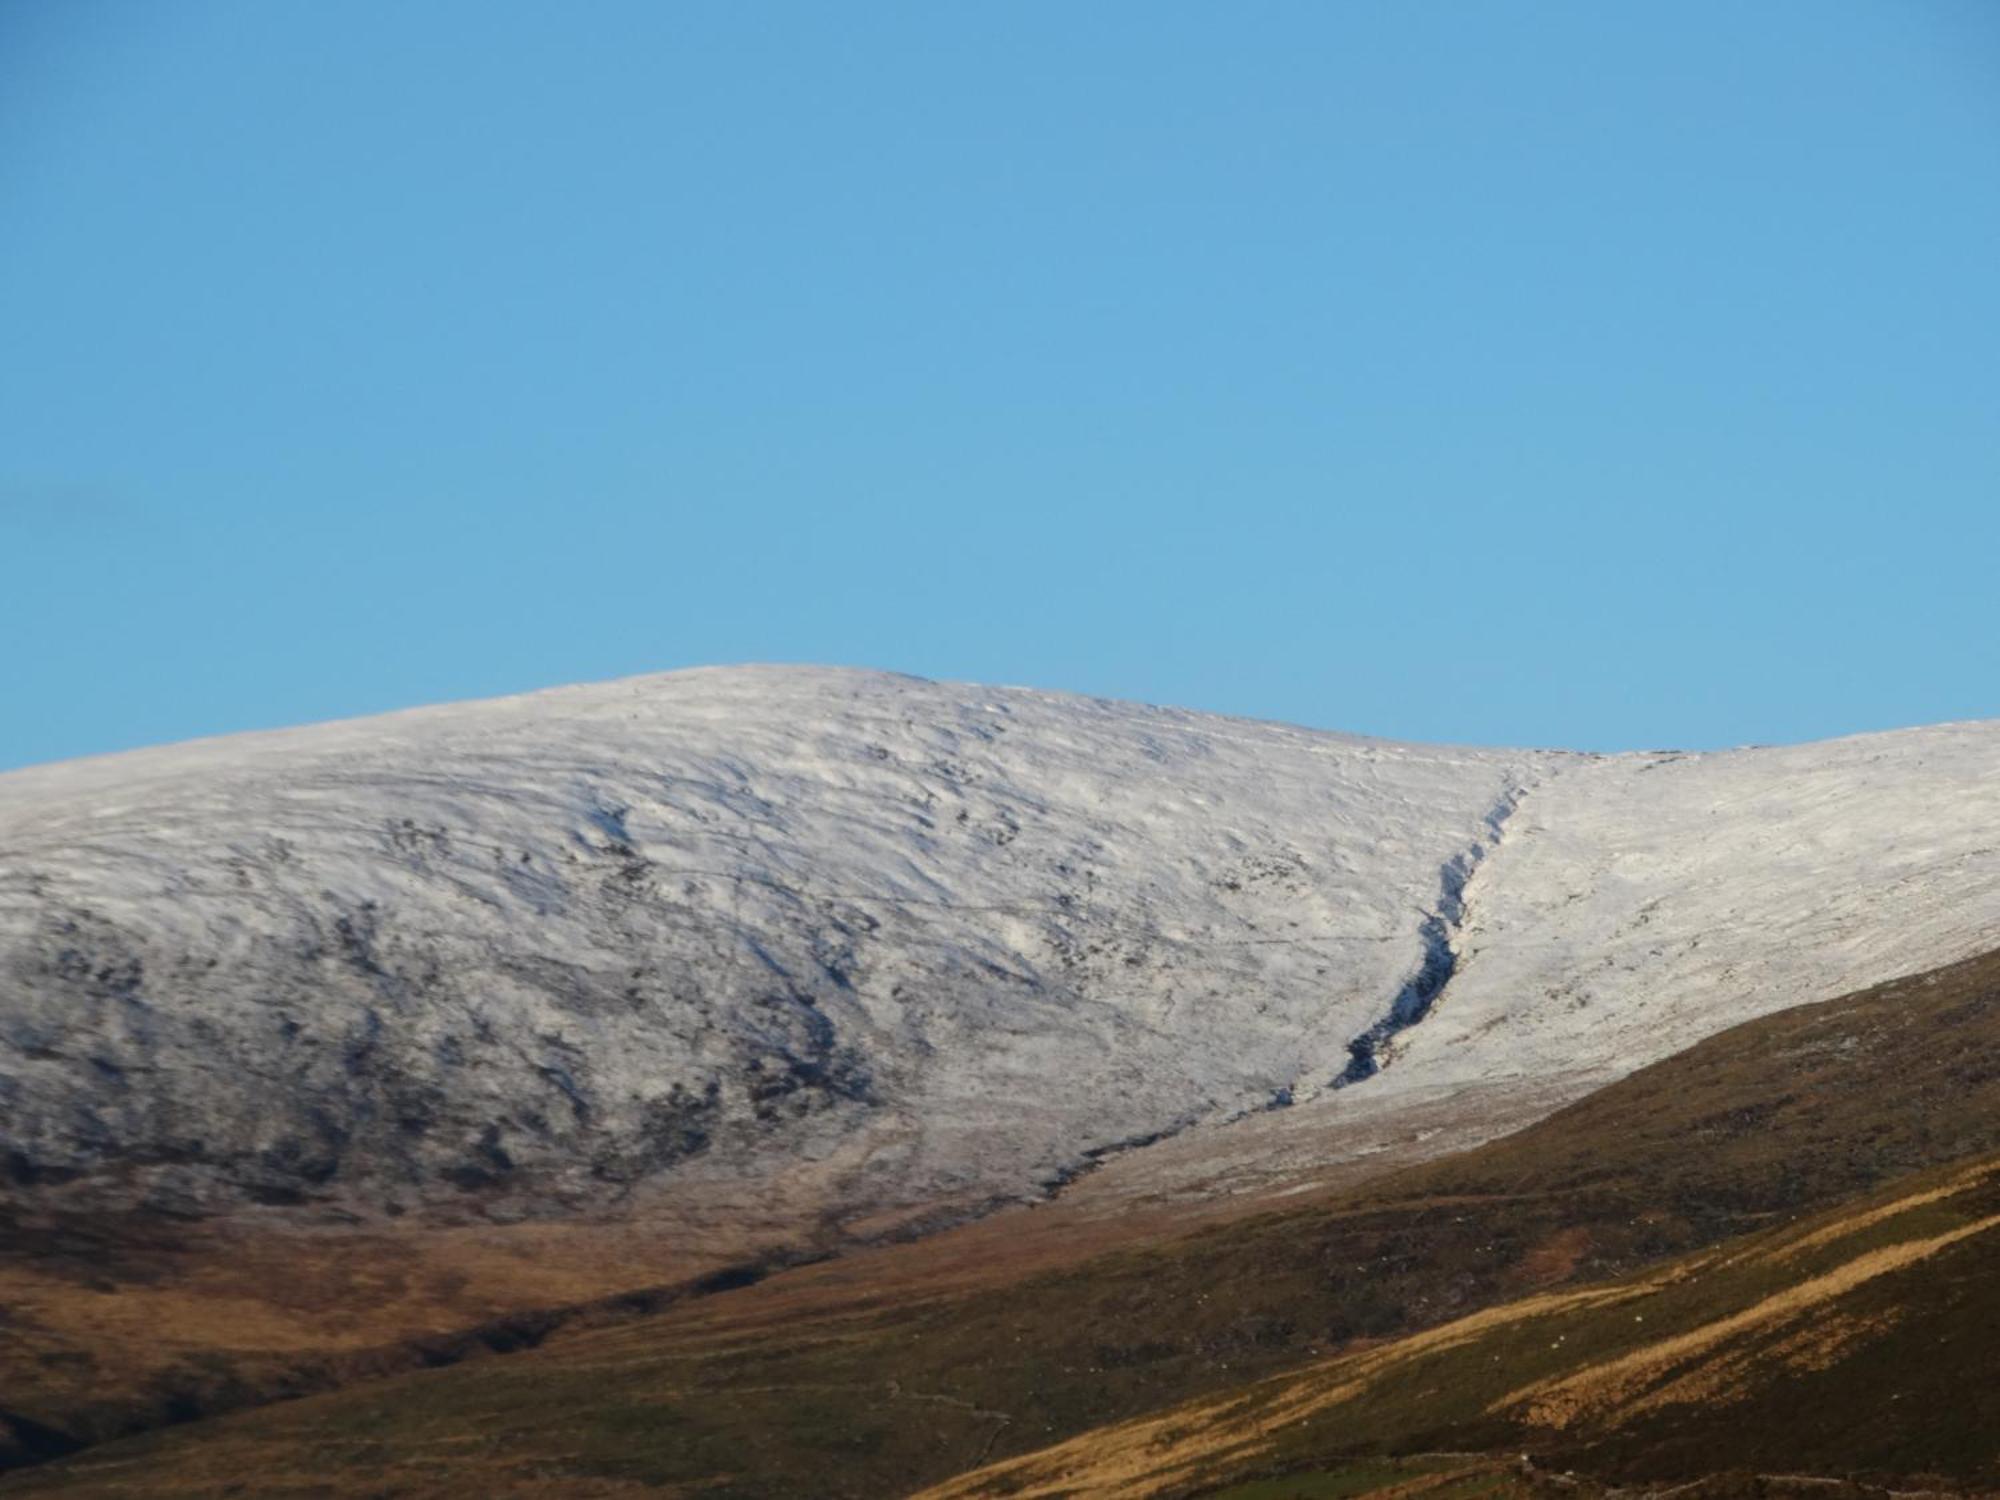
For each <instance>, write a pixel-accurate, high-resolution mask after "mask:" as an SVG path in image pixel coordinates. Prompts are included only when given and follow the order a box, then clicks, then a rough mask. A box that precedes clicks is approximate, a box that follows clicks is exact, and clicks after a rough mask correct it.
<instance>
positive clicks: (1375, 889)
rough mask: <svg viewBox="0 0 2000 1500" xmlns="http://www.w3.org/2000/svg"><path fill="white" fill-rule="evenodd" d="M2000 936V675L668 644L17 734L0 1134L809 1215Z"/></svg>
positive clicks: (1526, 1086) (518, 1205)
mask: <svg viewBox="0 0 2000 1500" xmlns="http://www.w3.org/2000/svg"><path fill="white" fill-rule="evenodd" d="M1996 946H2000V725H1991V724H1989V725H1961V726H1948V727H1945V728H1940V729H1932V730H1917V731H1909V732H1905V733H1899V734H1891V735H1878V736H1871V737H1866V738H1862V739H1856V740H1848V741H1840V742H1835V743H1831V744H1826V745H1814V746H1804V747H1797V748H1788V749H1780V750H1749V751H1740V752H1732V753H1728V754H1717V755H1698V756H1659V755H1640V756H1619V757H1609V758H1606V757H1593V756H1572V755H1563V754H1554V753H1540V752H1512V751H1479V750H1452V749H1438V748H1430V747H1421V746H1410V745H1397V744H1389V743H1384V742H1379V741H1370V740H1363V739H1356V738H1352V737H1348V736H1343V735H1333V734H1323V733H1314V732H1309V731H1305V730H1299V729H1292V728H1287V727H1283V726H1277V725H1266V724H1256V723H1248V722H1244V721H1239V720H1230V719H1222V718H1217V717H1213V716H1207V715H1200V714H1193V713H1185V712H1177V711H1172V710H1163V709H1153V708H1143V707H1137V706H1133V705H1127V704H1113V703H1105V702H1100V701H1095V700H1088V699H1079V698H1071V697H1063V696H1059V695H1053V694H1044V693H1034V692H1025V691H1019V690H1013V689H987V688H976V687H967V686H959V685H946V684H936V683H929V682H923V681H919V680H916V679H911V678H903V677H892V676H886V675H882V674H876V673H866V672H850V671H829V670H818V669H783V668H747V669H729V670H713V671H701V672H686V673H676V674H670V675H667V676H662V677H654V678H646V679H638V680H634V681H629V682H622V683H612V684H606V685H600V686H591V687H579V688H570V689H562V690H558V691H554V692H548V693H540V694H534V695H530V696H527V697H522V698H515V699H507V700H500V701H496V702H491V703H479V704H469V705H462V706H455V707H449V708H440V709H432V710H424V711H420V712H415V713H408V714H399V715H392V716H389V717H385V718H380V719H373V720H366V721H359V722H356V723H351V724H340V725H329V726H323V727H319V728H313V729H304V730H296V731H288V732H285V733H280V734H269V735H252V736H242V737H238V738H233V739H227V740H218V741H211V742H205V743H200V744H194V745H188V746H180V747H174V748H171V749H165V750H158V751H147V752H141V753H138V754H133V755H126V756H117V757H110V758H106V759H102V760H96V761H87V762H77V763H73V764H69V765H60V766H51V767H45V768H40V769H36V770H32V771H25V772H17V773H14V774H11V775H7V776H0V1159H4V1161H5V1163H6V1164H7V1165H8V1166H9V1167H10V1168H11V1176H12V1179H13V1182H14V1184H15V1189H14V1190H15V1191H17V1192H20V1193H24V1194H35V1195H55V1196H59V1197H61V1198H63V1199H66V1200H73V1201H88V1202H95V1203H107V1204H117V1203H125V1202H152V1203H158V1204H164V1205H169V1206H176V1207H190V1206H196V1205H201V1206H209V1207H227V1206H229V1205H232V1204H236V1203H240V1202H244V1201H252V1202H276V1203H288V1202H299V1201H305V1202H309V1203H314V1204H321V1205H325V1206H327V1207H330V1208H335V1209H339V1210H342V1211H353V1212H363V1213H366V1212H374V1211H389V1212H397V1211H404V1210H418V1211H423V1212H427V1213H433V1214H437V1213H442V1214H451V1213H455V1212H460V1211H470V1210H477V1211H479V1212H483V1213H490V1214H508V1215H513V1214H531V1213H551V1212H558V1211H565V1210H599V1209H606V1210H608V1209H612V1208H615V1207H631V1206H634V1205H639V1204H645V1203H652V1204H656V1205H662V1204H663V1205H666V1206H668V1207H669V1208H672V1207H674V1206H675V1205H678V1204H680V1203H683V1202H687V1203H692V1202H695V1201H697V1200H699V1201H702V1202H708V1203H713V1202H718V1201H720V1202H732V1203H735V1204H736V1205H738V1206H740V1207H741V1209H742V1211H743V1212H745V1213H755V1214H759V1215H762V1216H763V1218H764V1219H765V1220H767V1221H768V1222H769V1223H770V1224H771V1225H772V1226H773V1228H774V1232H776V1233H779V1234H780V1235H781V1236H782V1234H783V1233H784V1232H786V1231H787V1229H788V1227H789V1228H792V1229H801V1228H803V1227H807V1226H811V1225H813V1224H816V1223H822V1222H827V1221H835V1220H838V1221H857V1220H868V1221H874V1222H881V1221H882V1220H883V1219H885V1218H892V1217H894V1216H895V1215H898V1214H904V1213H909V1212H919V1211H926V1210H929V1211H937V1212H956V1211H962V1210H964V1209H966V1208H968V1207H970V1206H973V1205H977V1204H980V1203H983V1202H987V1201H990V1200H992V1199H996V1198H1014V1197H1020V1196H1023V1195H1026V1194H1031V1193H1033V1192H1034V1191H1036V1190H1037V1189H1038V1188H1039V1187H1041V1186H1044V1185H1046V1184H1048V1183H1050V1182H1051V1181H1053V1180H1056V1179H1057V1178H1059V1177H1060V1176H1061V1175H1062V1174H1064V1173H1066V1172H1068V1171H1071V1170H1074V1169H1075V1168H1076V1167H1078V1166H1080V1165H1082V1164H1084V1163H1085V1162H1086V1161H1088V1160H1089V1159H1090V1157H1091V1156H1092V1154H1093V1153H1098V1152H1101V1151H1102V1150H1103V1149H1104V1148H1107V1147H1110V1146H1113V1145H1116V1144H1119V1143H1123V1142H1131V1141H1137V1140H1143V1139H1145V1138H1147V1137H1150V1136H1154V1135H1156V1134H1159V1133H1162V1132H1169V1131H1174V1130H1176V1129H1179V1128H1180V1127H1183V1126H1185V1125H1188V1124H1190V1123H1191V1122H1195V1121H1201V1122H1204V1129H1203V1130H1202V1131H1200V1132H1196V1137H1197V1138H1199V1137H1203V1136H1213V1137H1214V1138H1216V1139H1218V1140H1219V1139H1221V1137H1222V1136H1224V1135H1226V1134H1227V1133H1228V1132H1227V1131H1226V1130H1224V1129H1223V1128H1222V1124H1221V1122H1224V1121H1227V1120H1229V1119H1231V1118H1232V1117H1235V1116H1238V1115H1240V1114H1242V1113H1243V1112H1245V1111H1254V1110H1259V1109H1262V1108H1263V1107H1265V1106H1267V1105H1270V1104H1273V1103H1283V1102H1286V1101H1288V1100H1298V1101H1300V1102H1301V1103H1304V1102H1305V1101H1308V1100H1311V1102H1310V1104H1309V1105H1308V1107H1307V1108H1306V1109H1303V1110H1299V1111H1294V1112H1293V1113H1294V1114H1297V1115H1299V1116H1307V1115H1310V1116H1312V1117H1314V1118H1315V1119H1317V1120H1323V1121H1324V1122H1325V1123H1326V1126H1327V1128H1328V1129H1330V1130H1332V1131H1334V1132H1336V1133H1337V1132H1338V1130H1339V1127H1340V1122H1341V1120H1342V1118H1343V1116H1351V1117H1353V1118H1354V1119H1355V1120H1356V1122H1357V1124H1358V1123H1359V1122H1360V1121H1361V1120H1363V1119H1364V1118H1369V1119H1373V1120H1375V1121H1376V1126H1375V1127H1371V1128H1379V1125H1380V1121H1381V1119H1382V1118H1384V1116H1383V1115H1382V1111H1383V1110H1384V1108H1385V1107H1387V1106H1389V1105H1390V1104H1391V1103H1392V1102H1393V1101H1394V1100H1396V1099H1398V1098H1408V1099H1410V1100H1413V1101H1420V1102H1421V1105H1422V1114H1423V1117H1424V1118H1425V1119H1426V1120H1432V1121H1435V1119H1437V1118H1439V1113H1438V1101H1440V1100H1442V1101H1445V1102H1446V1104H1447V1105H1448V1104H1449V1101H1450V1100H1451V1099H1453V1098H1454V1097H1457V1096H1459V1094H1460V1092H1461V1091H1462V1096H1463V1098H1464V1100H1465V1108H1464V1110H1463V1111H1462V1113H1464V1114H1465V1115H1466V1117H1467V1118H1466V1121H1465V1122H1464V1124H1465V1129H1466V1130H1467V1131H1468V1132H1475V1133H1476V1132H1477V1131H1478V1130H1479V1129H1480V1120H1481V1119H1485V1120H1489V1121H1498V1120H1501V1119H1503V1118H1504V1119H1505V1120H1507V1121H1508V1122H1509V1123H1511V1122H1513V1121H1515V1120H1516V1119H1518V1117H1519V1115H1520V1113H1521V1111H1522V1109H1523V1108H1525V1107H1529V1106H1528V1105H1524V1104H1523V1101H1524V1100H1526V1101H1529V1103H1530V1104H1531V1105H1532V1107H1534V1108H1542V1107H1546V1103H1547V1102H1548V1101H1553V1100H1557V1099H1559V1098H1562V1097H1569V1096H1573V1095H1574V1093H1576V1092H1577V1091H1579V1090H1581V1089H1583V1088H1586V1087H1589V1086H1590V1085H1591V1084H1593V1083H1594V1082H1596V1081H1599V1080H1602V1079H1605V1078H1608V1077H1611V1076H1615V1075H1616V1074H1617V1073H1619V1072H1622V1071H1624V1070H1627V1069H1629V1068H1631V1067H1634V1066H1637V1065H1638V1064H1640V1063H1643V1062H1646V1061H1649V1060H1651V1059H1653V1058H1656V1057H1659V1056H1662V1055H1665V1054H1666V1053H1668V1052H1671V1051H1674V1050H1677V1049H1678V1048H1679V1047H1681V1046H1684V1045H1686V1044H1687V1043H1688V1042H1689V1041H1692V1040H1693V1039H1695V1038H1696V1037H1698V1036H1700V1035H1704V1034H1706V1033H1708V1032H1711V1031H1713V1030H1716V1029H1718V1028H1720V1027H1722V1026H1725V1025H1728V1024H1730V1023H1732V1022H1734V1021H1736V1020H1740V1019H1743V1018H1745V1017H1747V1016H1750V1015H1753V1014H1756V1013H1760V1012H1762V1011H1765V1010H1769V1009H1772V1008H1775V1007H1778V1006H1782V1005H1787V1004H1795V1003H1801V1002H1804V1001H1809V1000H1814V999H1819V998H1824V997H1826V996H1829V995H1832V994H1836V993H1840V992H1842V991H1844V990H1847V989H1851V988H1854V987H1857V986H1859V985H1861V984H1865V983H1869V982H1872V981H1874V980H1878V979H1882V978H1886V977H1889V976H1891V975H1893V974H1897V973H1902V972H1907V971H1910V970H1914V969H1918V968H1922V967H1925V966H1928V965H1930V964H1934V963H1938V962H1942V961H1945V960H1948V959H1951V958H1956V957H1960V956H1963V955H1965V954H1967V953H1971V952H1974V951H1978V950H1980V949H1982V948H1989V947H1996ZM1357 1039H1360V1042H1359V1046H1358V1048H1357V1047H1356V1046H1355V1045H1354V1044H1355V1043H1356V1042H1357ZM1337 1081H1338V1082H1339V1083H1340V1084H1341V1086H1339V1087H1335V1086H1334V1085H1335V1084H1336V1082H1337ZM1474 1083H1477V1084H1478V1085H1479V1087H1478V1088H1476V1089H1475V1088H1473V1087H1471V1085H1473V1084H1474ZM1315 1095H1317V1096H1318V1097H1317V1098H1314V1097H1313V1096H1315ZM1449 1113H1450V1112H1449V1109H1447V1110H1446V1111H1445V1115H1446V1116H1447V1117H1448V1116H1449ZM1266 1118H1268V1117H1266ZM1274 1123H1275V1122H1274ZM1299 1123H1300V1124H1301V1125H1303V1124H1304V1123H1305V1121H1304V1120H1303V1119H1301V1121H1300V1122H1299ZM1250 1124H1251V1122H1246V1127H1248V1126H1249V1125H1250ZM1315 1128H1317V1127H1315ZM1434 1128H1435V1125H1434V1124H1433V1125H1427V1126H1426V1129H1427V1130H1428V1129H1434ZM1243 1133H1244V1132H1243V1131H1242V1130H1239V1132H1238V1134H1239V1136H1241V1135H1242V1134H1243ZM1257 1133H1258V1132H1257V1130H1256V1129H1248V1135H1249V1136H1250V1137H1252V1138H1254V1137H1256V1135H1257ZM1292 1138H1293V1139H1294V1140H1306V1139H1309V1137H1308V1136H1306V1135H1305V1134H1304V1133H1302V1132H1301V1131H1296V1130H1295V1131H1293V1133H1292ZM1188 1144H1189V1143H1188V1142H1186V1141H1183V1142H1180V1143H1177V1149H1180V1150H1181V1156H1182V1157H1183V1158H1186V1157H1187V1151H1186V1147H1187V1145H1188ZM1197 1154H1198V1153H1197ZM1190 1159H1191V1158H1190ZM1197 1169H1198V1168H1197Z"/></svg>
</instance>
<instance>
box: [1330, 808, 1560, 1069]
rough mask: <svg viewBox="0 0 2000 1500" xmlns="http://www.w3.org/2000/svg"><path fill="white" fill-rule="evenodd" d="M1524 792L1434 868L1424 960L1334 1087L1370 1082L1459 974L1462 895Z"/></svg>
mask: <svg viewBox="0 0 2000 1500" xmlns="http://www.w3.org/2000/svg"><path fill="white" fill-rule="evenodd" d="M1526 796H1527V789H1526V788H1524V787H1520V786H1513V785H1510V786H1509V787H1508V788H1507V789H1506V791H1504V792H1502V793H1501V794H1500V800H1499V801H1497V802H1495V803H1494V804H1493V807H1492V810H1491V811H1489V812H1488V813H1487V814H1486V816H1485V818H1484V819H1483V820H1482V821H1483V823H1484V826H1485V830H1486V833H1485V837H1484V838H1480V839H1475V840H1474V841H1473V842H1472V844H1470V845H1469V846H1468V847H1467V848H1465V849H1463V850H1461V851H1460V852H1459V853H1457V854H1454V855H1453V856H1452V857H1451V858H1450V859H1448V860H1446V861H1445V862H1444V864H1443V865H1441V866H1439V868H1438V900H1437V905H1436V906H1435V907H1433V908H1432V909H1431V910H1430V911H1427V912H1425V913H1424V919H1423V921H1422V922H1421V923H1420V924H1418V927H1417V936H1418V939H1419V941H1420V942H1421V943H1422V944H1423V960H1422V962H1421V963H1420V964H1419V965H1418V966H1417V972H1416V973H1415V974H1413V975H1411V976H1410V979H1409V981H1408V982H1407V983H1405V984H1404V986H1403V987H1402V989H1400V990H1399V991H1397V992H1396V998H1395V999H1394V1000H1392V1001H1391V1002H1390V1004H1389V1009H1388V1012H1387V1014H1385V1015H1384V1016H1383V1017H1382V1019H1381V1020H1379V1021H1377V1022H1376V1023H1375V1024H1374V1025H1373V1026H1370V1027H1369V1028H1368V1029H1367V1030H1366V1031H1364V1032H1362V1033H1361V1035H1359V1036H1357V1037H1356V1038H1355V1039H1354V1040H1353V1041H1351V1042H1349V1043H1348V1044H1347V1051H1348V1063H1347V1066H1346V1068H1345V1069H1343V1070H1342V1072H1341V1073H1340V1076H1339V1077H1337V1078H1335V1079H1334V1080H1333V1086H1334V1087H1335V1088H1337V1089H1339V1088H1346V1087H1348V1086H1350V1085H1352V1084H1356V1083H1361V1082H1364V1081H1365V1080H1367V1079H1370V1078H1373V1077H1374V1076H1375V1075H1376V1074H1377V1073H1379V1072H1381V1071H1382V1069H1383V1068H1384V1067H1385V1066H1386V1065H1387V1064H1388V1062H1389V1061H1390V1059H1391V1058H1392V1057H1393V1055H1394V1052H1395V1043H1396V1038H1397V1037H1398V1036H1400V1035H1401V1034H1402V1033H1403V1032H1405V1031H1408V1030H1409V1029H1410V1028H1411V1027H1412V1026H1415V1025H1416V1024H1417V1023H1418V1022H1420V1021H1422V1020H1423V1019H1424V1017H1426V1016H1428V1015H1429V1014H1430V1013H1431V1008H1432V1007H1433V1006H1435V1005H1436V1004H1437V1001H1438V996H1440V995H1442V994H1443V993H1444V989H1445V986H1446V985H1448V984H1450V983H1451V981H1452V976H1453V975H1455V974H1456V973H1457V972H1458V959H1459V953H1458V940H1459V936H1460V934H1461V933H1463V931H1464V930H1465V893H1466V887H1467V886H1468V885H1470V884H1471V882H1472V876H1473V873H1474V872H1475V871H1477V870H1478V868H1479V867H1480V865H1481V864H1483V863H1484V862H1485V860H1486V858H1487V856H1489V855H1490V854H1492V853H1493V851H1494V850H1496V849H1498V848H1499V847H1500V844H1501V841H1502V840H1503V839H1504V838H1505V837H1506V836H1507V822H1508V820H1509V819H1510V818H1512V817H1513V816H1514V814H1515V813H1516V812H1518V811H1519V810H1520V806H1521V801H1522V799H1523V798H1524V797H1526Z"/></svg>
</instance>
